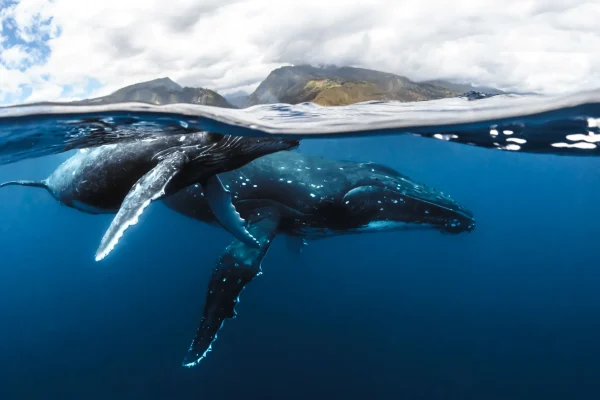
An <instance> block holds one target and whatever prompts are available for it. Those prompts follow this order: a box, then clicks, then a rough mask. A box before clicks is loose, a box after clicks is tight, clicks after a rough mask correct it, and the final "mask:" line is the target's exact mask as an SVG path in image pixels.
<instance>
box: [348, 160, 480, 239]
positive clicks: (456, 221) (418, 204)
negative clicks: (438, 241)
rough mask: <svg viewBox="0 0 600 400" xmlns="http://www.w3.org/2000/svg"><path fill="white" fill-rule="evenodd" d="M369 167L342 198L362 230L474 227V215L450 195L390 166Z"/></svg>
mask: <svg viewBox="0 0 600 400" xmlns="http://www.w3.org/2000/svg"><path fill="white" fill-rule="evenodd" d="M366 167H368V168H367V171H366V173H365V175H364V178H362V179H360V180H359V181H358V182H357V184H356V185H355V186H354V188H353V189H351V190H350V191H348V192H347V193H346V194H345V196H344V198H343V200H342V202H343V205H344V206H345V207H346V209H347V210H348V212H349V214H350V215H351V218H354V219H356V220H358V221H359V223H360V228H359V229H360V230H361V231H368V230H372V231H379V230H399V229H410V228H429V229H436V230H439V231H441V232H443V233H462V232H470V231H472V230H473V229H475V219H474V218H473V214H472V213H471V212H470V211H469V210H467V209H466V208H464V207H463V206H461V205H460V204H459V203H457V202H456V201H455V200H454V199H452V198H451V197H450V196H448V195H447V194H444V193H442V192H440V191H438V190H436V189H434V188H431V187H429V186H426V185H423V184H420V183H417V182H414V181H413V180H411V179H410V178H408V177H407V176H404V175H402V174H399V173H398V172H396V171H394V170H392V169H390V168H388V167H385V166H381V165H377V164H367V165H366Z"/></svg>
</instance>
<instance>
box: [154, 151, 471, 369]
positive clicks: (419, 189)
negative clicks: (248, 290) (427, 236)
mask: <svg viewBox="0 0 600 400" xmlns="http://www.w3.org/2000/svg"><path fill="white" fill-rule="evenodd" d="M221 178H222V180H223V183H224V185H225V187H226V188H228V189H229V190H230V191H231V192H232V194H233V199H232V200H233V204H234V206H235V208H236V209H237V210H238V211H239V213H240V215H241V216H242V217H244V218H245V219H246V221H247V223H248V225H247V228H248V230H249V231H250V232H251V234H252V235H253V236H254V237H255V238H256V239H257V240H258V241H259V242H260V247H258V248H256V247H252V246H248V245H247V244H245V243H243V242H241V241H239V240H234V242H233V243H232V244H230V245H229V247H227V249H226V250H225V252H224V253H223V254H222V255H221V257H220V259H219V261H218V263H217V266H216V267H215V268H214V270H213V274H212V277H211V280H210V284H209V287H208V292H207V294H206V300H205V304H204V309H203V314H202V320H201V322H200V325H199V328H198V330H197V332H196V336H195V337H194V339H193V341H192V344H191V346H190V348H189V350H188V353H187V355H186V357H185V359H184V361H183V365H184V366H188V367H192V366H194V365H196V364H198V363H199V362H200V361H201V360H202V359H203V358H204V357H205V356H206V354H207V353H208V351H210V349H211V345H212V343H213V341H214V340H215V339H216V337H217V333H218V331H219V329H220V328H221V326H222V325H223V322H224V321H225V319H227V318H234V317H235V311H234V308H235V305H236V304H237V301H238V296H239V294H240V292H241V291H242V290H243V289H244V287H245V286H246V284H248V283H249V282H250V281H251V280H252V279H253V278H254V277H255V276H257V275H259V274H260V272H261V266H260V264H261V262H262V259H263V258H264V256H265V255H266V253H267V251H268V249H269V246H270V243H271V241H272V240H273V238H274V237H275V235H276V234H277V233H283V234H287V235H288V236H291V237H297V238H300V239H319V238H324V237H327V236H333V235H344V234H356V233H364V232H377V231H382V230H409V229H436V230H439V231H441V232H445V233H454V234H458V233H461V232H468V231H471V230H473V229H474V228H475V220H474V218H473V215H472V214H471V213H470V212H469V211H468V210H466V209H465V208H463V207H461V206H460V205H459V204H458V203H457V202H456V201H454V200H453V199H451V198H450V197H449V196H447V195H444V194H443V193H441V192H439V191H437V190H435V189H433V188H431V187H428V186H426V185H423V184H420V183H416V182H414V181H413V180H411V179H410V178H408V177H407V176H404V175H402V174H400V173H398V172H396V171H394V170H393V169H391V168H388V167H386V166H383V165H378V164H373V163H356V162H344V161H333V160H328V159H324V158H320V157H311V156H306V155H302V154H301V153H297V152H280V153H274V154H270V155H267V156H264V157H261V158H259V159H256V160H253V161H252V162H250V163H248V164H246V165H245V166H243V167H241V168H239V169H237V170H234V171H229V172H226V173H224V174H222V175H221ZM208 200H209V199H208V194H207V193H206V192H205V191H204V190H203V188H202V187H201V186H200V185H192V186H189V187H187V188H185V189H183V190H181V191H179V192H178V193H176V194H174V195H172V196H170V197H168V198H165V199H164V200H163V202H164V203H166V205H167V206H168V207H169V208H171V209H172V210H174V211H176V212H179V213H182V214H184V215H186V216H188V217H191V218H194V219H197V220H200V221H203V222H207V223H212V224H214V223H216V222H217V221H218V219H217V217H216V216H215V215H214V213H213V211H212V210H211V208H210V206H209V201H208Z"/></svg>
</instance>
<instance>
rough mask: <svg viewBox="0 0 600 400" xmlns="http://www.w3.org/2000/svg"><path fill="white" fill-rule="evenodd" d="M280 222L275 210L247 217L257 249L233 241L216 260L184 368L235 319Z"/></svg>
mask: <svg viewBox="0 0 600 400" xmlns="http://www.w3.org/2000/svg"><path fill="white" fill-rule="evenodd" d="M279 220H280V217H279V213H278V212H277V210H276V209H274V208H262V209H259V210H257V211H256V212H255V213H254V214H253V215H252V216H251V217H250V218H248V222H249V225H248V229H249V231H250V232H251V233H252V235H253V236H254V237H255V238H256V240H258V242H259V243H260V247H259V248H255V247H252V246H248V245H246V244H244V243H243V242H241V241H239V240H235V241H234V242H233V243H231V244H230V245H229V246H228V247H227V249H226V250H225V252H224V253H223V255H222V256H221V258H220V259H219V262H218V264H217V266H216V267H215V269H214V270H213V274H212V277H211V280H210V283H209V285H208V293H207V294H206V302H205V304H204V311H203V313H202V320H201V322H200V326H199V327H198V330H197V331H196V336H195V337H194V340H193V341H192V344H191V346H190V348H189V350H188V353H187V355H186V357H185V359H184V361H183V365H184V366H186V367H193V366H195V365H197V364H198V363H199V362H200V361H201V360H202V359H203V358H204V357H205V356H206V354H207V353H208V352H209V351H210V350H211V344H212V342H213V341H214V340H215V339H216V338H217V333H218V331H219V329H221V327H222V326H223V322H224V321H225V319H227V318H234V317H235V306H236V304H237V302H238V297H239V295H240V293H241V292H242V290H243V289H244V287H245V286H246V285H247V284H248V283H249V282H250V281H251V280H252V279H253V278H254V277H255V276H257V275H259V274H260V273H261V268H260V264H261V262H262V260H263V258H264V257H265V255H266V254H267V251H268V250H269V246H270V245H271V241H272V240H273V238H274V237H275V234H276V232H277V228H278V226H279Z"/></svg>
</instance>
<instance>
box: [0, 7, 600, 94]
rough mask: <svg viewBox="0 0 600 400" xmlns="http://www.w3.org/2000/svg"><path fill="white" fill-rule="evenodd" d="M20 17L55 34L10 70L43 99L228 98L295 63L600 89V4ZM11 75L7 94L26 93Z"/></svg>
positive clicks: (524, 86)
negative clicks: (143, 85)
mask: <svg viewBox="0 0 600 400" xmlns="http://www.w3.org/2000/svg"><path fill="white" fill-rule="evenodd" d="M11 13H12V14H11V15H12V16H13V18H14V21H15V22H16V23H17V24H18V26H19V35H20V36H21V38H22V39H23V40H26V41H31V40H37V39H39V37H40V35H42V34H46V35H49V36H50V37H51V39H50V40H49V41H48V43H47V44H48V46H49V47H50V49H51V53H50V56H49V57H48V59H47V60H46V61H45V63H44V64H42V65H37V66H34V67H32V68H30V69H28V70H26V71H25V72H24V73H23V74H22V75H19V74H18V73H15V72H14V71H12V72H10V74H12V75H14V76H13V78H14V79H16V81H17V82H21V83H22V82H26V83H27V82H29V83H30V84H32V85H34V91H33V94H32V98H36V99H41V96H42V95H44V96H46V95H47V96H55V97H54V98H53V99H56V98H60V96H61V93H62V91H61V92H60V93H59V91H58V89H56V88H59V87H62V86H64V85H75V86H78V87H84V86H85V84H86V82H87V80H88V79H96V80H98V81H99V82H100V83H101V84H103V85H104V87H103V88H102V89H101V90H100V91H99V92H97V94H103V93H107V92H109V91H112V90H114V89H117V88H119V87H122V86H124V85H127V84H131V83H135V82H139V81H142V80H148V79H154V78H157V77H163V76H169V77H171V78H173V79H174V80H176V81H178V82H179V83H181V84H183V85H190V86H203V87H209V88H212V89H216V90H219V91H221V92H224V93H225V92H232V91H235V90H237V89H239V88H244V87H245V88H248V87H254V86H256V83H257V82H259V81H260V80H262V79H264V78H265V77H266V76H267V74H268V73H269V72H270V71H271V70H272V69H274V68H276V67H278V66H281V65H290V64H295V63H312V64H320V63H323V64H338V65H353V66H361V67H366V68H373V69H379V70H383V71H387V72H393V73H397V74H399V75H405V76H408V77H409V78H412V79H417V80H424V79H437V78H442V79H459V80H465V81H468V82H473V83H479V84H486V85H492V86H497V87H501V88H505V89H518V90H522V91H539V92H545V93H558V92H563V91H573V90H582V89H589V88H592V87H594V88H595V87H598V86H600V52H599V51H598V49H599V48H600V25H599V24H598V17H597V16H598V15H600V3H599V2H597V1H593V2H581V1H570V0H529V1H522V0H482V1H479V2H475V1H473V0H454V1H452V2H448V1H441V0H430V1H420V2H400V1H396V0H369V1H350V0H327V1H324V0H318V1H317V0H302V1H294V2H288V1H279V2H273V1H269V0H246V1H236V2H233V1H225V0H169V1H164V0H144V1H137V0H102V1H96V0H53V1H49V0H22V1H21V2H20V3H19V4H18V5H17V6H16V7H14V8H13V9H12V10H11ZM49 18H52V21H51V23H50V24H49V25H48V26H45V27H44V28H43V29H42V30H41V31H40V30H39V29H38V30H36V29H33V28H34V27H35V26H36V24H37V25H39V24H40V21H47V20H48V19H49ZM59 33H60V34H59ZM5 45H6V44H5ZM11 52H12V53H11ZM11 57H12V60H13V62H12V64H11V62H7V63H5V65H7V66H9V67H11V66H14V65H15V64H18V60H19V57H24V55H23V54H22V53H20V50H9V51H8V53H7V51H4V52H3V53H2V59H3V60H4V59H5V58H7V59H9V60H10V59H11ZM1 68H2V67H0V74H5V73H6V72H5V71H7V70H6V68H4V69H1ZM11 68H12V67H11ZM4 76H5V75H2V79H0V90H3V91H6V90H18V88H19V86H18V85H17V86H15V84H14V83H11V84H8V83H6V82H3V81H5V79H4ZM44 76H47V77H48V79H47V80H45V79H42V77H44ZM49 99H50V98H48V100H49ZM28 100H30V99H28Z"/></svg>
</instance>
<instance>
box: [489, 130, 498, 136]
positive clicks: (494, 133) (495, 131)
mask: <svg viewBox="0 0 600 400" xmlns="http://www.w3.org/2000/svg"><path fill="white" fill-rule="evenodd" d="M490 135H492V136H498V131H497V130H496V129H490Z"/></svg>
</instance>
